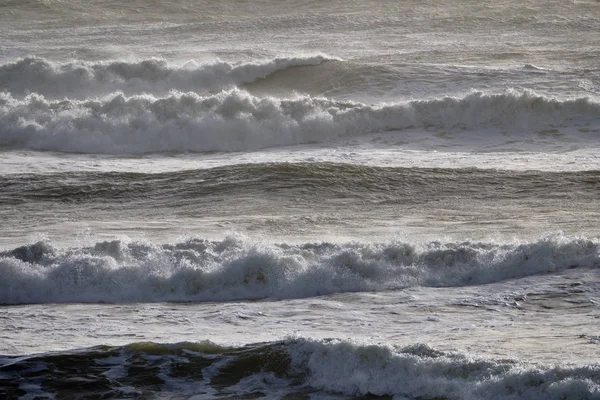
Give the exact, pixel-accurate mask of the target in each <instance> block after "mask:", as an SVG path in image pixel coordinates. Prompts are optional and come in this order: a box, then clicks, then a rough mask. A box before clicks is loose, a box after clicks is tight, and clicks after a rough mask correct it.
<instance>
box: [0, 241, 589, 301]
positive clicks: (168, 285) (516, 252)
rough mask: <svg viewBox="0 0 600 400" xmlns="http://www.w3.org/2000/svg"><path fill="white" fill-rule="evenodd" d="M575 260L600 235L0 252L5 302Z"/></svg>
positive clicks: (294, 288)
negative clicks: (482, 240)
mask: <svg viewBox="0 0 600 400" xmlns="http://www.w3.org/2000/svg"><path fill="white" fill-rule="evenodd" d="M574 267H584V268H598V267H600V242H598V241H597V240H588V239H583V238H579V239H570V238H564V237H554V236H552V237H544V238H541V239H540V240H538V241H534V242H525V243H521V244H511V245H498V244H494V243H475V242H464V243H441V242H431V243H429V244H424V245H415V244H410V243H404V242H390V243H343V244H333V243H307V244H303V245H289V244H279V245H277V244H253V243H250V242H247V241H244V240H239V239H235V238H227V239H224V240H223V241H207V240H201V239H190V240H187V241H184V242H180V243H176V244H168V245H162V246H160V245H155V244H150V243H145V242H131V243H125V242H122V241H112V242H100V243H97V244H96V245H95V246H93V247H85V248H79V249H70V250H69V249H67V250H65V249H62V250H61V249H56V248H53V247H52V246H51V245H50V244H48V243H43V242H42V243H36V244H33V245H31V246H25V247H20V248H17V249H14V250H12V251H8V252H4V253H0V274H1V275H2V276H3V279H2V281H1V282H0V303H4V304H19V303H51V302H115V303H118V302H143V301H208V300H211V301H212V300H215V301H218V300H233V299H257V298H265V297H272V298H301V297H310V296H318V295H325V294H330V293H338V292H357V291H382V290H389V289H400V288H405V287H410V286H415V285H426V286H432V287H439V286H463V285H473V284H484V283H491V282H497V281H501V280H505V279H511V278H519V277H523V276H528V275H534V274H542V273H548V272H556V271H562V270H565V269H568V268H574Z"/></svg>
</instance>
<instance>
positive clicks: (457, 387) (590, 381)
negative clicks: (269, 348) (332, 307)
mask: <svg viewBox="0 0 600 400" xmlns="http://www.w3.org/2000/svg"><path fill="white" fill-rule="evenodd" d="M289 351H290V354H291V355H292V359H293V361H294V362H295V363H296V365H297V367H298V368H302V369H304V368H306V369H307V370H308V371H309V375H308V377H307V383H308V384H309V385H310V386H311V387H314V388H318V389H322V390H327V391H333V392H337V393H343V394H346V395H350V396H365V395H377V396H386V395H392V396H395V397H394V398H453V399H454V398H457V399H523V398H527V399H564V398H589V399H592V398H593V399H596V398H598V397H599V396H600V380H599V379H598V377H599V376H600V375H599V373H600V367H598V366H597V365H589V366H583V367H555V368H545V367H535V366H527V365H520V364H518V363H516V362H511V361H509V360H505V361H494V360H489V361H488V360H483V359H474V358H469V357H466V356H464V355H461V354H451V353H442V352H439V351H436V350H435V349H432V348H430V347H428V346H426V345H414V346H410V347H406V348H396V347H392V346H382V345H364V344H358V343H353V342H350V341H339V340H333V341H312V340H300V341H298V342H297V343H295V344H293V345H291V346H290V350H289Z"/></svg>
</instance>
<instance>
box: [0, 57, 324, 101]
mask: <svg viewBox="0 0 600 400" xmlns="http://www.w3.org/2000/svg"><path fill="white" fill-rule="evenodd" d="M328 60H330V59H329V58H327V57H326V56H323V55H316V56H310V57H290V58H275V59H272V60H266V61H264V62H258V61H257V62H248V63H237V64H232V63H228V62H223V61H218V62H213V63H205V64H199V63H196V62H189V63H187V64H185V65H183V66H176V65H171V64H169V63H168V62H166V61H164V60H160V59H148V60H141V61H137V62H126V61H110V62H97V63H93V62H85V61H77V62H75V61H73V62H68V63H53V62H51V61H48V60H45V59H43V58H35V57H28V58H24V59H21V60H18V61H15V62H13V63H7V64H3V65H0V92H1V91H5V92H8V93H11V95H12V96H15V97H19V96H25V95H27V94H30V93H37V94H39V95H42V96H44V97H45V98H46V99H56V98H58V99H62V98H64V97H68V98H71V99H73V98H74V99H85V98H86V97H93V96H106V95H108V94H110V93H113V92H116V91H122V92H124V93H127V94H136V93H153V94H162V95H167V94H168V93H169V92H170V91H172V90H179V91H186V92H188V91H190V92H207V91H215V90H219V89H223V88H226V87H230V86H237V85H241V84H244V83H250V82H254V81H256V80H259V79H262V78H265V77H267V76H268V75H270V74H272V73H274V72H276V71H281V70H286V69H289V68H292V67H296V66H310V65H319V64H321V63H324V62H326V61H328Z"/></svg>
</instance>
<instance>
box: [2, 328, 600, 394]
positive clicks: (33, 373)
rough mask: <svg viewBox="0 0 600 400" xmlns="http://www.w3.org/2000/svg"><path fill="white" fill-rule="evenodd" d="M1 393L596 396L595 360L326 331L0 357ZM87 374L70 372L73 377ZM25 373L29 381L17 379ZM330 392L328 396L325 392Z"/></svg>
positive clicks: (599, 387) (599, 369)
mask: <svg viewBox="0 0 600 400" xmlns="http://www.w3.org/2000/svg"><path fill="white" fill-rule="evenodd" d="M0 371H2V372H3V373H4V376H5V379H3V386H2V388H0V394H3V395H4V396H6V397H11V398H13V397H15V398H16V397H18V396H24V395H27V394H32V396H31V397H33V393H30V392H33V391H35V394H36V395H38V396H40V397H49V396H51V397H54V396H56V397H60V398H63V397H65V398H67V397H73V396H74V395H77V396H79V397H81V396H83V397H88V396H89V397H103V398H104V397H111V398H112V397H140V396H142V397H148V396H152V397H154V396H159V397H162V396H169V398H171V397H174V396H184V395H185V396H192V395H202V398H230V399H234V398H255V397H267V398H309V397H312V395H315V396H319V395H321V396H322V395H329V396H331V395H335V396H336V397H335V398H340V397H339V396H342V397H341V398H356V397H357V396H369V398H370V396H394V398H396V397H399V398H411V399H415V398H418V399H499V398H501V399H506V400H509V399H522V398H527V399H564V398H578V399H599V398H600V379H599V376H600V367H599V366H598V365H585V366H560V367H558V366H557V367H544V366H535V365H527V364H523V363H522V362H517V361H515V360H486V359H477V358H474V357H471V356H466V355H463V354H459V353H448V352H442V351H438V350H436V349H434V348H431V347H429V346H427V345H425V344H415V345H412V346H407V347H395V346H389V345H376V344H359V343H354V342H350V341H343V340H335V339H325V340H311V339H301V338H299V339H288V340H284V341H279V342H271V343H262V344H253V345H247V346H244V347H237V348H228V347H223V346H219V345H216V344H214V343H211V342H209V341H204V342H199V343H175V344H158V343H133V344H131V345H127V346H122V347H108V346H100V347H95V348H91V349H85V350H80V351H74V352H65V353H53V354H48V355H38V356H32V357H4V358H3V359H0ZM82 376H83V377H85V378H76V377H82ZM22 382H30V384H28V385H23V384H22ZM329 396H327V397H329Z"/></svg>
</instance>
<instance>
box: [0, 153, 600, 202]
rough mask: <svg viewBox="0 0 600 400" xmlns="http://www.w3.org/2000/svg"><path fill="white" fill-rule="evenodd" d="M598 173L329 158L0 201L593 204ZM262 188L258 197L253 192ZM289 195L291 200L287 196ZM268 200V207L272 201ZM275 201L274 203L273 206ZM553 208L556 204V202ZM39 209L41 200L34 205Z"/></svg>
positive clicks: (84, 180) (21, 183)
mask: <svg viewBox="0 0 600 400" xmlns="http://www.w3.org/2000/svg"><path fill="white" fill-rule="evenodd" d="M599 190H600V171H597V170H592V171H578V172H542V171H503V170H492V169H470V168H467V169H461V168H449V169H444V168H435V169H434V168H417V167H412V168H402V167H374V166H365V165H356V164H344V163H329V162H318V161H311V162H302V163H288V162H282V163H258V162H256V163H254V164H235V165H226V166H220V167H214V168H203V169H192V170H184V171H171V172H163V173H132V172H89V171H87V172H68V173H48V174H9V175H5V176H0V193H1V196H0V204H1V203H4V204H13V205H15V204H30V205H31V204H32V203H34V202H44V203H46V204H47V203H49V202H52V203H54V204H56V203H60V204H62V206H61V207H64V206H66V204H83V203H87V204H88V205H90V204H93V203H103V204H104V207H109V204H113V205H114V206H115V207H117V208H118V209H119V210H125V209H127V207H133V208H135V209H137V210H139V209H140V204H142V203H140V201H143V204H144V205H145V206H146V207H156V206H163V207H177V206H182V205H186V204H187V205H190V204H193V205H194V207H203V206H204V205H206V206H208V205H209V204H211V202H214V201H216V200H217V199H218V201H219V202H220V203H221V205H222V206H225V205H226V204H227V201H228V200H230V201H232V203H231V205H232V206H233V207H235V208H238V202H239V199H240V198H248V199H250V198H259V197H266V198H272V196H273V194H275V193H277V194H278V195H279V196H282V197H281V198H280V199H281V200H283V198H285V197H293V198H294V199H297V198H298V196H299V195H301V196H302V198H303V201H305V202H306V203H307V204H312V203H320V202H322V201H324V200H329V199H335V198H343V199H346V200H347V201H351V199H355V200H358V201H361V203H362V202H363V201H366V202H368V203H369V204H371V205H373V206H374V205H375V204H380V205H381V204H402V205H405V206H406V205H409V204H413V205H416V204H421V205H422V204H424V203H426V202H427V201H429V200H431V199H432V198H435V199H437V200H438V201H441V200H442V199H452V201H453V202H455V201H456V200H457V199H459V198H462V199H468V200H469V201H481V200H488V201H492V202H493V203H496V202H498V201H501V200H505V199H506V200H510V201H511V202H515V201H524V200H525V199H526V198H529V199H535V201H537V202H542V201H546V203H544V204H546V205H547V204H550V203H548V202H552V201H557V200H558V199H562V201H565V200H572V199H573V195H572V194H573V193H577V194H578V198H579V200H580V201H585V200H589V201H590V202H593V201H594V200H595V199H596V198H597V193H598V191H599ZM259 192H261V193H268V194H267V195H265V196H261V195H259V194H258V193H259ZM294 201H296V200H294ZM273 206H275V207H276V205H275V204H274V205H273ZM279 206H281V204H280V205H279ZM558 207H559V206H558ZM41 208H42V209H46V206H45V205H43V206H41Z"/></svg>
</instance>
